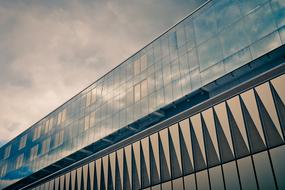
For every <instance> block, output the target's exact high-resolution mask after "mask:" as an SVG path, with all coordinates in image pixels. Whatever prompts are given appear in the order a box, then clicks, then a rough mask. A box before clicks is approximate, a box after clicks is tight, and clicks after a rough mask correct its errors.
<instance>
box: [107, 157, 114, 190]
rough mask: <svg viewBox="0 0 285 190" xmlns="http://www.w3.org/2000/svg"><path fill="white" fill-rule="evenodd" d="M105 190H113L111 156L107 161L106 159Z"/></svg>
mask: <svg viewBox="0 0 285 190" xmlns="http://www.w3.org/2000/svg"><path fill="white" fill-rule="evenodd" d="M106 189H108V190H114V189H115V186H114V185H113V174H112V170H111V155H109V159H108V186H107V188H106Z"/></svg>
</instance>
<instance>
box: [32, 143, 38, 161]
mask: <svg viewBox="0 0 285 190" xmlns="http://www.w3.org/2000/svg"><path fill="white" fill-rule="evenodd" d="M38 149H39V145H38V144H37V145H36V146H34V147H33V148H32V149H31V154H30V161H33V160H34V159H35V158H37V156H38Z"/></svg>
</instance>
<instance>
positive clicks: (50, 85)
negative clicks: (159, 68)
mask: <svg viewBox="0 0 285 190" xmlns="http://www.w3.org/2000/svg"><path fill="white" fill-rule="evenodd" d="M200 1H202V0H81V1H80V0H0V105H1V106H0V146H1V145H3V144H4V143H6V142H7V141H9V140H11V139H12V138H14V137H15V136H16V135H17V134H19V133H20V132H22V131H24V130H25V129H26V128H28V127H30V126H31V125H32V124H33V123H35V122H37V121H38V120H39V119H40V118H42V117H44V116H45V115H47V114H48V113H49V112H51V111H52V110H54V109H55V108H56V107H58V106H59V105H61V104H62V103H64V102H65V101H66V100H68V99H69V98H71V97H72V96H73V95H75V94H76V93H78V92H79V91H81V90H82V89H83V88H85V87H86V86H87V85H89V84H90V83H92V82H94V81H95V80H96V79H98V78H99V77H100V76H102V75H103V74H104V73H106V72H107V71H109V70H110V69H112V68H113V67H115V66H116V65H118V64H119V63H121V62H122V61H124V60H125V59H126V58H128V57H129V56H131V55H132V54H133V53H135V52H136V51H138V50H139V49H141V48H142V47H143V46H144V45H146V44H147V43H148V42H150V41H151V40H152V39H154V38H155V37H157V36H158V35H159V34H160V33H162V32H164V31H165V30H166V29H168V28H169V27H171V26H172V25H174V24H175V23H176V22H177V21H178V20H180V19H182V18H183V17H184V16H186V15H187V14H188V13H189V12H190V11H191V10H193V9H195V8H196V7H197V4H199V2H200Z"/></svg>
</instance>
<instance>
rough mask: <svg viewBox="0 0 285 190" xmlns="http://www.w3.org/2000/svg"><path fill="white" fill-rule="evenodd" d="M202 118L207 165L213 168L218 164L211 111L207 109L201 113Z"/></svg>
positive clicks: (216, 141) (215, 134)
mask: <svg viewBox="0 0 285 190" xmlns="http://www.w3.org/2000/svg"><path fill="white" fill-rule="evenodd" d="M202 116H203V129H204V135H205V145H206V153H207V159H208V165H209V166H213V165H215V164H218V163H219V162H220V153H219V147H218V140H217V131H216V127H215V120H214V114H213V109H212V108H209V109H207V110H206V111H203V112H202Z"/></svg>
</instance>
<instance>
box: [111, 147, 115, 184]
mask: <svg viewBox="0 0 285 190" xmlns="http://www.w3.org/2000/svg"><path fill="white" fill-rule="evenodd" d="M110 168H111V174H112V175H111V176H112V182H113V185H112V186H113V188H115V187H116V152H112V153H111V154H110Z"/></svg>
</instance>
